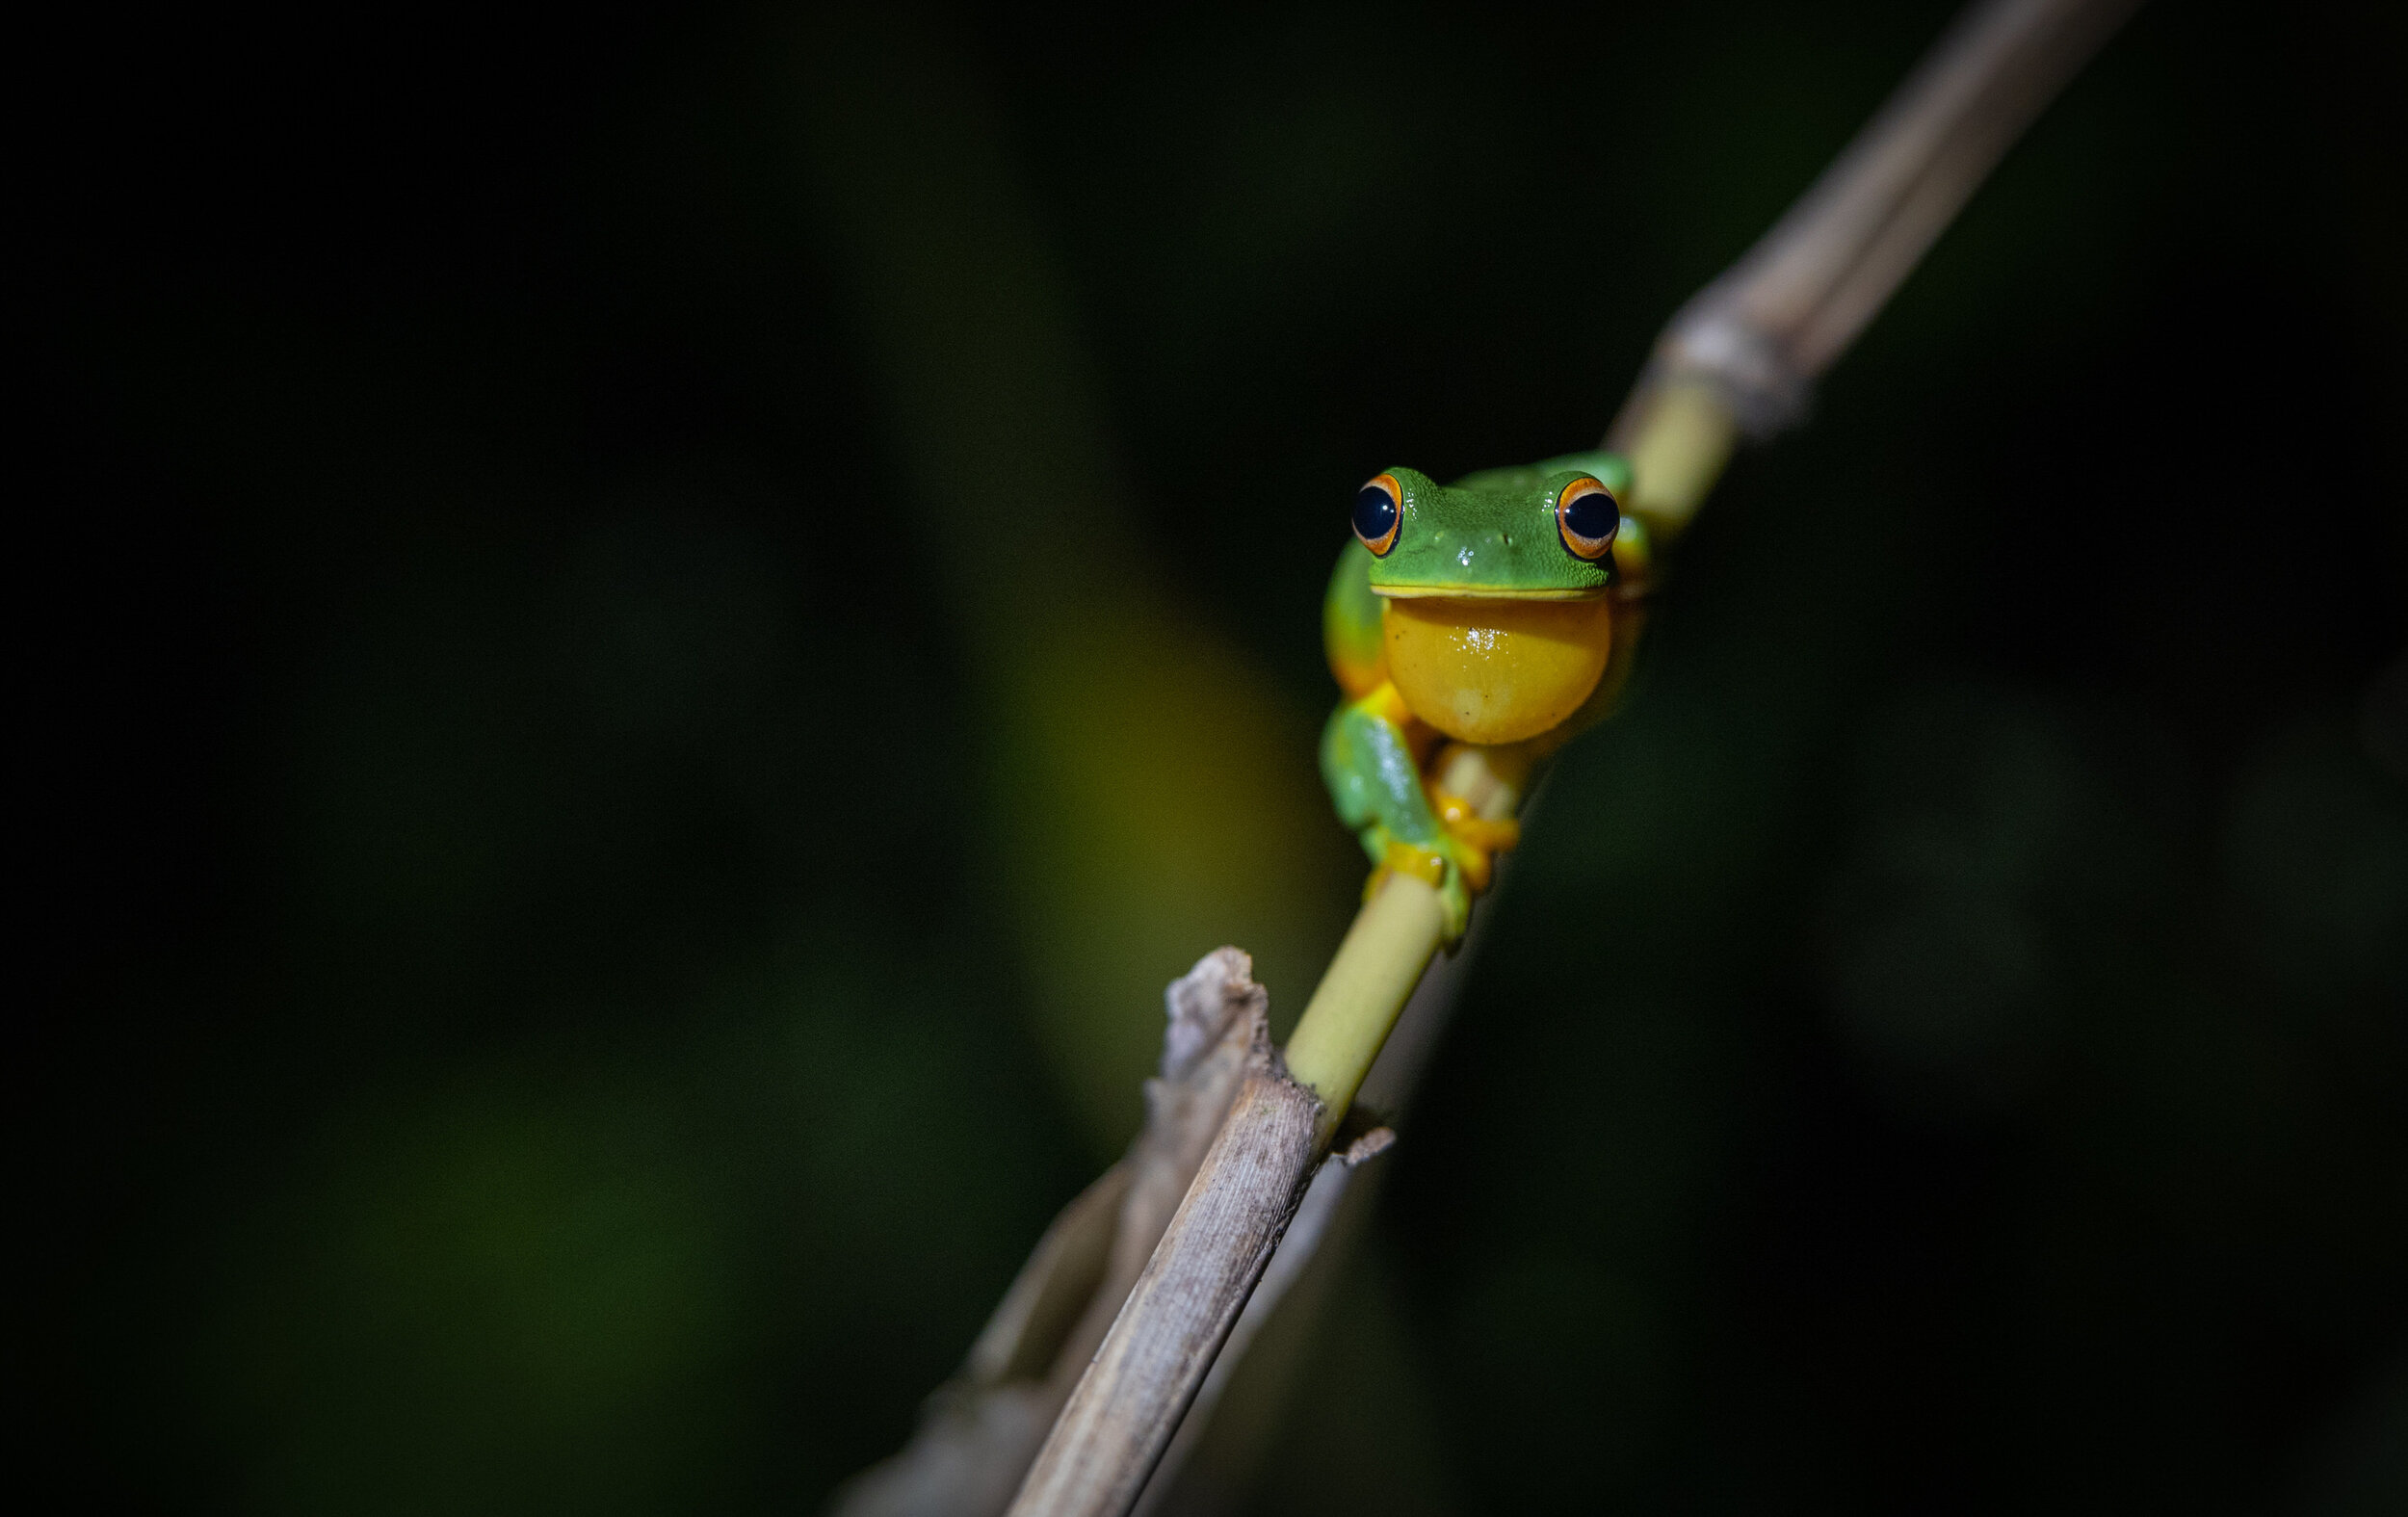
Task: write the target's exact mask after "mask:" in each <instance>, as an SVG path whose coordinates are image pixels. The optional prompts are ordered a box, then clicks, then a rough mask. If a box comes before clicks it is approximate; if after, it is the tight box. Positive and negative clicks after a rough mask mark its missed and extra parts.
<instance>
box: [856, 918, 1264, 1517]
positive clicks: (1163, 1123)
mask: <svg viewBox="0 0 2408 1517" xmlns="http://www.w3.org/2000/svg"><path fill="white" fill-rule="evenodd" d="M1163 1001H1164V1008H1165V1012H1166V1013H1167V1017H1168V1020H1167V1022H1166V1024H1165V1028H1164V1033H1163V1054H1162V1066H1161V1068H1162V1072H1161V1074H1160V1076H1159V1077H1158V1078H1156V1079H1153V1080H1149V1081H1147V1082H1146V1084H1145V1126H1144V1128H1143V1129H1142V1130H1141V1131H1140V1132H1139V1134H1138V1138H1137V1140H1136V1141H1135V1142H1133V1143H1131V1144H1130V1147H1129V1153H1128V1155H1127V1157H1126V1158H1124V1159H1122V1160H1121V1161H1120V1163H1118V1164H1114V1165H1113V1166H1112V1168H1111V1169H1109V1170H1107V1171H1105V1173H1104V1176H1103V1177H1102V1178H1101V1179H1099V1180H1097V1181H1096V1182H1095V1183H1094V1184H1093V1185H1090V1186H1089V1187H1087V1189H1086V1190H1084V1191H1081V1192H1080V1194H1079V1195H1078V1196H1077V1197H1076V1198H1075V1199H1073V1200H1072V1201H1071V1203H1070V1204H1069V1205H1068V1206H1066V1207H1064V1208H1063V1209H1062V1211H1061V1214H1060V1216H1057V1217H1055V1219H1054V1222H1053V1225H1052V1226H1050V1227H1048V1228H1047V1229H1046V1230H1045V1235H1044V1237H1043V1238H1041V1239H1039V1240H1038V1242H1037V1245H1036V1248H1035V1249H1034V1251H1033V1252H1032V1253H1031V1254H1030V1256H1029V1261H1028V1263H1027V1264H1026V1265H1024V1266H1022V1267H1021V1270H1020V1273H1019V1275H1018V1276H1017V1277H1016V1278H1015V1279H1014V1280H1013V1281H1012V1283H1011V1286H1010V1288H1009V1289H1008V1290H1007V1291H1006V1292H1005V1293H1004V1298H1003V1300H1002V1302H1001V1303H1000V1304H998V1305H997V1307H996V1309H995V1312H994V1314H993V1316H991V1317H990V1318H989V1319H988V1320H987V1324H986V1327H985V1328H984V1330H983V1331H982V1332H981V1333H980V1334H979V1338H978V1342H977V1343H976V1344H974V1345H973V1346H972V1347H971V1349H970V1353H969V1356H968V1358H967V1359H966V1360H965V1362H964V1363H963V1365H962V1368H961V1371H960V1373H958V1374H956V1375H955V1377H954V1378H953V1379H952V1380H950V1381H948V1382H947V1383H946V1384H945V1385H943V1386H941V1387H939V1388H938V1390H937V1392H936V1393H935V1394H934V1395H933V1396H931V1397H929V1405H928V1409H927V1411H926V1413H925V1414H924V1415H923V1417H922V1419H921V1423H920V1426H919V1428H918V1429H917V1430H916V1431H915V1432H914V1433H913V1435H912V1438H911V1441H910V1442H909V1443H908V1444H906V1445H905V1446H904V1447H903V1450H902V1451H901V1452H898V1453H896V1454H895V1455H894V1456H893V1457H891V1458H889V1459H886V1460H884V1461H881V1462H880V1463H878V1464H877V1465H875V1466H873V1467H872V1468H870V1469H868V1470H865V1471H863V1472H862V1473H861V1474H860V1475H859V1476H857V1477H855V1478H853V1479H852V1480H851V1481H850V1482H848V1483H847V1485H846V1486H845V1488H844V1489H843V1490H842V1491H840V1492H839V1493H838V1495H837V1498H836V1500H835V1502H834V1503H833V1504H832V1506H831V1512H832V1514H833V1517H994V1514H995V1513H999V1512H1001V1511H1002V1510H1003V1509H1004V1507H1005V1505H1006V1504H1008V1503H1009V1502H1010V1500H1011V1497H1012V1493H1013V1492H1014V1491H1015V1490H1017V1489H1018V1488H1019V1485H1020V1481H1021V1478H1022V1477H1023V1476H1024V1475H1026V1473H1027V1472H1028V1468H1029V1461H1030V1460H1031V1459H1032V1458H1033V1457H1034V1455H1035V1453H1036V1450H1037V1446H1038V1444H1039V1443H1040V1442H1041V1441H1042V1440H1043V1439H1044V1437H1045V1435H1046V1431H1047V1429H1048V1428H1049V1427H1051V1426H1052V1425H1053V1422H1054V1417H1055V1414H1056V1413H1058V1412H1059V1411H1060V1409H1061V1406H1062V1403H1063V1401H1065V1400H1066V1399H1068V1398H1069V1396H1070V1392H1071V1389H1072V1387H1073V1386H1075V1385H1076V1384H1077V1383H1078V1381H1079V1377H1080V1376H1081V1375H1082V1374H1083V1373H1086V1367H1087V1364H1088V1362H1089V1361H1090V1360H1091V1359H1092V1358H1093V1357H1094V1354H1095V1350H1096V1347H1097V1346H1098V1345H1099V1344H1101V1343H1102V1342H1103V1341H1104V1334H1105V1331H1106V1330H1107V1329H1108V1328H1110V1327H1111V1325H1112V1319H1113V1318H1114V1317H1115V1316H1116V1315H1117V1313H1118V1311H1119V1309H1120V1303H1121V1302H1122V1300H1123V1299H1125V1298H1126V1297H1127V1295H1129V1290H1130V1287H1131V1286H1133V1285H1134V1284H1135V1283H1136V1282H1137V1279H1138V1276H1139V1274H1140V1273H1141V1272H1142V1271H1143V1270H1144V1269H1145V1265H1146V1262H1147V1260H1148V1259H1150V1258H1151V1257H1152V1255H1153V1252H1154V1245H1155V1242H1156V1241H1157V1240H1159V1239H1160V1238H1161V1237H1162V1234H1163V1229H1164V1228H1165V1226H1167V1225H1168V1223H1169V1221H1170V1217H1171V1215H1172V1214H1173V1213H1174V1212H1175V1211H1176V1210H1177V1209H1178V1207H1179V1204H1180V1202H1181V1200H1182V1199H1183V1198H1184V1197H1185V1196H1186V1195H1187V1192H1188V1187H1189V1184H1190V1182H1191V1180H1192V1178H1193V1177H1194V1174H1195V1171H1196V1168H1197V1166H1198V1165H1199V1164H1202V1162H1203V1159H1204V1155H1205V1153H1206V1152H1207V1151H1208V1150H1209V1149H1210V1147H1211V1145H1212V1143H1213V1140H1214V1139H1215V1138H1216V1137H1217V1135H1218V1134H1219V1132H1220V1129H1221V1125H1222V1118H1223V1117H1224V1116H1225V1114H1226V1113H1227V1112H1228V1110H1229V1104H1230V1102H1231V1101H1232V1100H1234V1099H1235V1098H1236V1094H1237V1091H1238V1088H1239V1086H1240V1085H1242V1084H1243V1081H1244V1079H1245V1076H1246V1070H1247V1056H1248V1054H1249V1053H1250V1051H1251V1050H1252V1048H1253V1046H1254V1044H1255V1042H1256V1041H1257V1039H1258V1036H1259V1035H1260V1034H1259V1033H1258V1032H1257V1028H1258V1025H1260V1024H1261V1023H1262V1021H1263V1018H1264V1016H1265V1012H1266V1008H1267V1007H1268V1004H1269V1003H1268V1001H1267V999H1266V998H1265V995H1264V992H1263V988H1262V987H1261V986H1260V985H1258V984H1256V983H1255V982H1254V979H1253V966H1252V964H1251V963H1250V962H1249V961H1248V960H1247V958H1246V956H1245V955H1243V954H1242V953H1240V952H1238V951H1237V950H1236V949H1230V948H1224V949H1217V950H1216V951H1215V952H1213V953H1210V954H1207V955H1204V957H1203V958H1202V959H1200V960H1198V961H1197V963H1196V965H1195V967H1194V968H1193V969H1191V970H1190V971H1189V972H1188V973H1187V974H1186V975H1184V976H1182V977H1181V978H1179V979H1178V980H1175V981H1171V983H1170V986H1169V987H1168V989H1166V990H1165V992H1164V995H1163Z"/></svg>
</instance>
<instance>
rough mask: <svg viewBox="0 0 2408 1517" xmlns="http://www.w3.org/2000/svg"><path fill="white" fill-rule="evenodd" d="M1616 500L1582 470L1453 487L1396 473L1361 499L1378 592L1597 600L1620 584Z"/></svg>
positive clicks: (1527, 473) (1518, 472)
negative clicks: (1615, 571)
mask: <svg viewBox="0 0 2408 1517" xmlns="http://www.w3.org/2000/svg"><path fill="white" fill-rule="evenodd" d="M1621 524H1622V512H1621V508H1620V507H1619V506H1618V505H1617V504H1616V503H1615V501H1614V497H1613V492H1612V490H1610V488H1608V487H1607V484H1606V482H1605V481H1603V480H1601V479H1599V478H1598V477H1597V475H1596V474H1595V473H1592V472H1589V471H1587V470H1583V469H1552V470H1549V469H1547V468H1546V466H1545V465H1541V466H1539V468H1535V469H1498V470H1492V471H1490V472H1489V473H1487V474H1482V475H1474V476H1473V477H1472V478H1470V479H1468V480H1465V481H1464V482H1463V483H1462V484H1456V485H1453V486H1449V485H1442V484H1436V483H1434V482H1433V481H1432V480H1431V479H1430V478H1429V476H1427V475H1426V474H1420V473H1417V472H1415V471H1414V470H1412V469H1390V470H1389V471H1388V472H1387V473H1385V474H1381V475H1377V476H1375V477H1374V478H1373V479H1372V480H1370V481H1368V482H1366V483H1365V484H1364V485H1363V487H1362V489H1361V490H1359V491H1358V492H1356V495H1355V498H1354V535H1355V536H1357V537H1359V538H1360V539H1362V543H1363V546H1365V547H1366V548H1369V549H1370V550H1371V551H1372V569H1371V582H1372V589H1373V591H1374V593H1376V594H1379V595H1383V596H1387V597H1389V598H1391V599H1395V600H1410V599H1418V598H1422V597H1441V598H1446V599H1469V600H1489V599H1498V600H1598V599H1602V598H1603V597H1604V596H1605V594H1606V592H1607V591H1608V590H1609V589H1610V588H1611V587H1612V585H1613V578H1614V576H1613V538H1614V533H1615V531H1616V529H1618V528H1619V527H1620V526H1621Z"/></svg>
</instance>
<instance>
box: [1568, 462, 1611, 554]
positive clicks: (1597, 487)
mask: <svg viewBox="0 0 2408 1517" xmlns="http://www.w3.org/2000/svg"><path fill="white" fill-rule="evenodd" d="M1621 525H1622V508H1621V507H1619V506H1617V505H1615V504H1614V499H1613V491H1611V490H1610V489H1608V488H1606V487H1605V486H1604V485H1603V484H1599V483H1598V482H1597V481H1595V480H1574V481H1573V482H1572V483H1571V484H1567V485H1565V486H1564V487H1563V489H1562V492H1561V493H1559V494H1557V496H1556V532H1557V535H1558V536H1561V537H1562V538H1563V547H1564V551H1565V552H1567V553H1569V554H1571V555H1572V557H1574V558H1576V559H1585V560H1587V561H1589V562H1596V561H1597V560H1599V559H1602V558H1604V557H1605V556H1606V555H1607V554H1608V553H1610V552H1611V551H1612V550H1613V535H1614V533H1615V532H1616V531H1617V530H1618V529H1619V528H1620V527H1621Z"/></svg>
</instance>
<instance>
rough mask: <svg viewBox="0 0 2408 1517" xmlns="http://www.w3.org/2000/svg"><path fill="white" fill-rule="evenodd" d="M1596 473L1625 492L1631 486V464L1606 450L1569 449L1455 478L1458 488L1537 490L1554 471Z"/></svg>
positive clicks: (1600, 481) (1616, 490)
mask: <svg viewBox="0 0 2408 1517" xmlns="http://www.w3.org/2000/svg"><path fill="white" fill-rule="evenodd" d="M1566 472H1570V473H1577V474H1593V475H1595V476H1596V477H1597V483H1598V484H1603V485H1604V486H1605V487H1606V488H1608V489H1610V490H1611V491H1613V493H1614V494H1615V495H1616V496H1621V495H1625V494H1627V493H1628V492H1629V490H1630V488H1631V466H1630V464H1629V463H1628V462H1627V461H1626V460H1625V459H1624V458H1623V457H1622V456H1621V455H1620V454H1618V453H1606V452H1603V451H1597V452H1591V453H1567V454H1564V455H1563V456H1562V457H1561V458H1542V459H1541V460H1539V461H1538V462H1536V463H1517V464H1510V465H1508V466H1506V467H1505V468H1502V469H1482V470H1480V471H1479V472H1478V473H1477V474H1467V475H1465V476H1464V477H1463V478H1461V479H1459V480H1457V481H1455V482H1454V488H1456V489H1458V490H1515V491H1520V490H1534V489H1536V488H1538V486H1539V485H1540V484H1543V483H1545V481H1546V478H1547V476H1548V475H1550V474H1562V473H1566Z"/></svg>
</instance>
